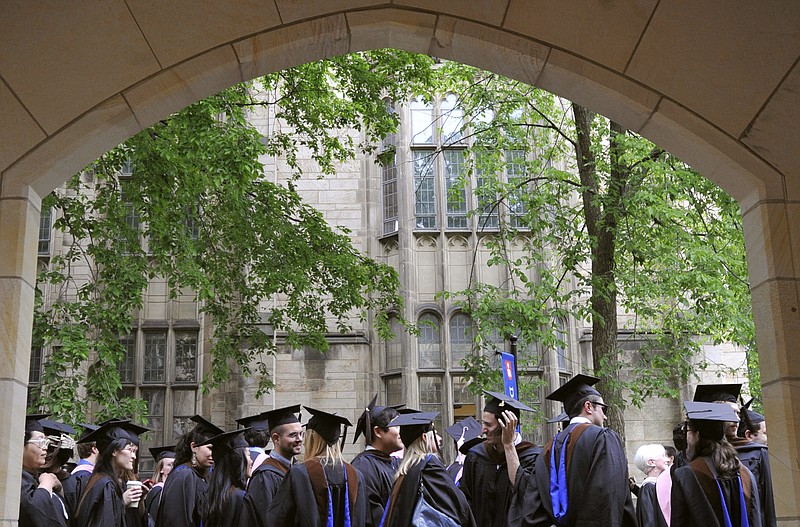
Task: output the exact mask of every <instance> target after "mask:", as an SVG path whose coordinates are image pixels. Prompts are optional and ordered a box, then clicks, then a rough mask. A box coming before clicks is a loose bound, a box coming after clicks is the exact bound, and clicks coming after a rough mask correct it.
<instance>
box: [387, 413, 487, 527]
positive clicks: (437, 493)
mask: <svg viewBox="0 0 800 527" xmlns="http://www.w3.org/2000/svg"><path fill="white" fill-rule="evenodd" d="M438 415H439V412H426V413H423V412H415V413H406V414H402V415H399V416H398V417H397V418H395V420H394V421H392V423H391V424H393V425H399V426H400V436H401V438H402V441H403V445H404V446H405V449H406V450H405V453H404V455H403V461H402V462H401V463H400V466H399V467H398V469H397V479H396V480H395V482H394V486H393V488H392V494H391V498H390V500H389V503H388V505H387V509H386V518H385V521H384V524H383V525H384V526H385V527H410V526H411V525H412V524H411V521H412V518H413V514H414V510H415V507H416V506H417V505H418V502H419V500H420V499H421V498H420V496H419V490H420V485H421V486H422V490H423V494H422V496H423V498H424V500H425V502H427V503H428V504H429V505H430V506H431V507H433V508H434V509H436V510H437V511H439V512H440V513H442V514H444V515H446V516H447V517H448V518H450V519H451V520H453V521H454V522H455V523H456V524H457V525H461V526H462V527H473V526H476V525H477V524H476V523H475V519H474V518H473V516H472V511H471V510H470V508H469V504H468V503H467V499H466V497H465V496H464V493H463V492H461V491H460V490H459V488H458V487H456V484H455V482H453V480H452V478H451V477H450V475H449V474H448V473H447V470H446V469H445V467H444V465H443V464H442V462H441V460H440V459H439V455H438V453H439V438H438V437H437V435H436V432H435V430H433V420H434V419H436V417H437V416H438Z"/></svg>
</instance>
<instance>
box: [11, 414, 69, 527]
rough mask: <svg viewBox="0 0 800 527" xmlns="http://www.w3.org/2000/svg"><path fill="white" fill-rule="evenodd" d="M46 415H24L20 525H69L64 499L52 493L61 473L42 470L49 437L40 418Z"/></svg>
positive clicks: (22, 526) (30, 526)
mask: <svg viewBox="0 0 800 527" xmlns="http://www.w3.org/2000/svg"><path fill="white" fill-rule="evenodd" d="M44 417H46V415H43V414H41V415H40V414H37V415H29V416H26V418H25V443H24V445H25V446H24V447H23V448H24V449H23V451H22V493H21V495H20V501H19V525H20V527H45V526H46V527H51V526H53V527H55V526H62V527H66V525H67V518H66V515H65V514H64V511H63V509H62V505H61V501H60V500H59V498H58V497H57V496H55V495H54V494H53V489H54V488H55V487H57V486H58V477H57V476H56V475H55V474H51V473H49V472H42V468H43V467H44V465H45V463H46V456H47V447H48V446H49V444H50V440H49V439H47V437H46V436H45V435H44V428H43V427H42V424H41V423H40V422H39V420H40V419H43V418H44Z"/></svg>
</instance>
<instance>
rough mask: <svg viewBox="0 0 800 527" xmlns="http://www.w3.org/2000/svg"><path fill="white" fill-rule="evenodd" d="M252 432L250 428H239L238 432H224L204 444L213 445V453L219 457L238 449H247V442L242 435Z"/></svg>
mask: <svg viewBox="0 0 800 527" xmlns="http://www.w3.org/2000/svg"><path fill="white" fill-rule="evenodd" d="M248 430H250V429H249V428H239V429H238V430H231V431H230V432H223V433H221V434H219V435H215V436H214V437H212V438H211V439H207V440H206V441H205V442H203V443H202V444H204V445H211V452H212V453H214V454H216V455H217V456H219V455H220V454H225V453H227V452H230V451H231V450H235V449H237V448H247V447H248V446H250V445H248V444H247V441H245V439H244V437H242V434H244V433H245V432H247V431H248Z"/></svg>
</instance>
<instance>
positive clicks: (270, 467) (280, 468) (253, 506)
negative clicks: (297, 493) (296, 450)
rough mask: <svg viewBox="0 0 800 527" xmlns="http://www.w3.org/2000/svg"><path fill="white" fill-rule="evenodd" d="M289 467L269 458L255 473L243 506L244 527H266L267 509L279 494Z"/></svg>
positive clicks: (242, 521)
mask: <svg viewBox="0 0 800 527" xmlns="http://www.w3.org/2000/svg"><path fill="white" fill-rule="evenodd" d="M287 472H289V467H287V466H286V465H284V464H283V463H281V462H280V461H278V460H277V459H275V458H272V457H270V458H268V459H267V460H266V461H264V462H263V463H262V464H261V465H259V466H258V468H256V469H255V470H254V471H253V474H252V475H251V476H250V482H249V483H248V484H247V493H246V494H245V496H244V504H243V505H242V515H241V525H242V527H265V526H266V525H267V509H268V508H269V505H270V503H272V499H273V498H274V497H275V495H276V494H277V493H278V489H279V488H280V486H281V483H283V478H284V476H286V473H287Z"/></svg>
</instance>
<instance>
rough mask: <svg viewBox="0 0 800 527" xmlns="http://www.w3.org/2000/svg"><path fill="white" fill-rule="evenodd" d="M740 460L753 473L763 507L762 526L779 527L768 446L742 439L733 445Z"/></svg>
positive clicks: (760, 503) (759, 500)
mask: <svg viewBox="0 0 800 527" xmlns="http://www.w3.org/2000/svg"><path fill="white" fill-rule="evenodd" d="M732 444H733V446H734V448H736V452H737V453H738V454H739V460H740V461H741V462H742V464H743V465H744V466H746V467H747V468H748V470H750V472H752V474H753V477H754V478H755V480H756V486H757V487H758V503H759V505H760V506H761V526H762V527H777V525H778V519H777V516H776V515H775V498H774V497H773V494H772V469H771V468H770V466H769V450H768V449H767V447H766V445H762V444H760V443H754V442H752V441H747V440H746V439H742V440H741V441H735V442H733V443H732Z"/></svg>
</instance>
